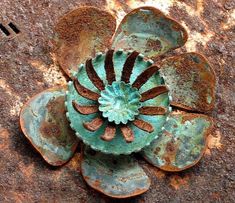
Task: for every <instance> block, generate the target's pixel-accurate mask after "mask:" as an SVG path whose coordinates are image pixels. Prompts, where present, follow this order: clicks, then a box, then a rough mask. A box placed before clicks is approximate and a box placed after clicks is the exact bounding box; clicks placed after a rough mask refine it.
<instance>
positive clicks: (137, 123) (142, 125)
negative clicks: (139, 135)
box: [133, 119, 154, 133]
mask: <svg viewBox="0 0 235 203" xmlns="http://www.w3.org/2000/svg"><path fill="white" fill-rule="evenodd" d="M133 124H134V125H135V126H136V127H138V128H140V129H141V130H144V131H146V132H149V133H151V132H153V131H154V128H153V126H152V125H151V124H150V123H148V122H146V121H143V120H141V119H135V120H134V121H133Z"/></svg>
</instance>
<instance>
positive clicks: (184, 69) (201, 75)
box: [160, 53, 216, 112]
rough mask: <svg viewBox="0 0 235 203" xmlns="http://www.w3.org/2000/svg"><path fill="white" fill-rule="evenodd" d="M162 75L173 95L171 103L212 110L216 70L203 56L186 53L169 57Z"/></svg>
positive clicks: (199, 109)
mask: <svg viewBox="0 0 235 203" xmlns="http://www.w3.org/2000/svg"><path fill="white" fill-rule="evenodd" d="M160 74H161V75H162V77H163V78H164V79H165V83H166V85H167V87H168V88H169V91H170V92H169V94H170V95H171V96H172V102H171V104H172V105H174V106H177V107H180V108H184V109H187V110H194V111H199V112H205V111H210V110H212V109H213V107H214V103H215V82H216V78H215V73H214V70H213V68H212V67H211V66H210V65H209V63H208V62H207V60H206V59H205V57H204V56H202V55H200V54H198V53H186V54H182V55H179V56H175V57H171V58H168V59H166V60H165V61H163V62H162V64H161V69H160Z"/></svg>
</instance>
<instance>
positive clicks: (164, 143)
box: [142, 113, 213, 171]
mask: <svg viewBox="0 0 235 203" xmlns="http://www.w3.org/2000/svg"><path fill="white" fill-rule="evenodd" d="M212 126H213V121H212V118H210V117H208V116H205V115H202V114H189V113H183V114H170V115H169V117H168V119H167V122H166V123H165V125H164V128H163V132H162V134H161V135H160V136H159V137H158V138H157V139H156V140H154V141H153V142H152V143H151V144H150V146H148V147H146V148H145V149H144V150H143V151H142V153H143V156H144V157H145V158H146V160H147V161H149V162H150V163H151V164H153V165H154V166H156V167H158V168H160V169H162V170H165V171H182V170H184V169H187V168H190V167H192V166H193V165H195V164H196V163H197V162H198V161H199V160H200V159H201V157H202V155H203V153H204V151H205V149H206V138H207V136H208V134H209V133H210V132H211V130H212Z"/></svg>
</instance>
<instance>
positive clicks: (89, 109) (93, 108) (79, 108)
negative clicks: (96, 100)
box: [72, 101, 99, 115]
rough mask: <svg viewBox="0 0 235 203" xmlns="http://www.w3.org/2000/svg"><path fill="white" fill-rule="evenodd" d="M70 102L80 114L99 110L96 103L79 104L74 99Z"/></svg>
mask: <svg viewBox="0 0 235 203" xmlns="http://www.w3.org/2000/svg"><path fill="white" fill-rule="evenodd" d="M72 104H73V108H74V109H75V110H76V111H77V112H78V113H81V114H84V115H87V114H92V113H96V112H98V111H99V109H98V106H97V105H93V106H81V105H79V104H78V103H76V102H75V101H72Z"/></svg>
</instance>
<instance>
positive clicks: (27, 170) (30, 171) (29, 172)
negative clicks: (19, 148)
mask: <svg viewBox="0 0 235 203" xmlns="http://www.w3.org/2000/svg"><path fill="white" fill-rule="evenodd" d="M19 168H20V170H21V172H22V173H23V174H24V177H27V178H30V177H31V175H32V174H33V169H34V164H30V165H28V166H27V165H25V164H24V163H23V162H20V163H19Z"/></svg>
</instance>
